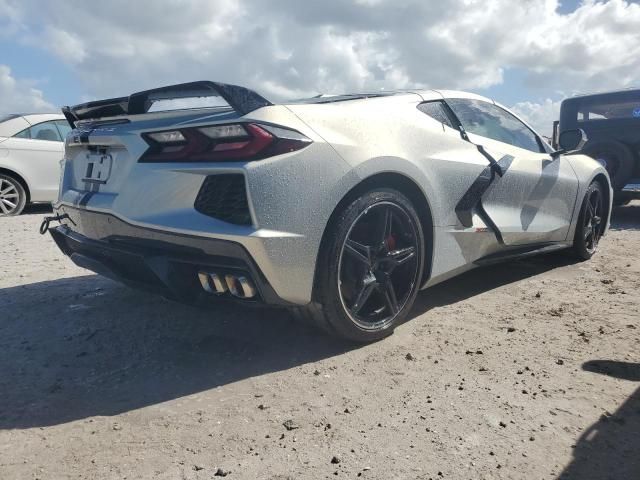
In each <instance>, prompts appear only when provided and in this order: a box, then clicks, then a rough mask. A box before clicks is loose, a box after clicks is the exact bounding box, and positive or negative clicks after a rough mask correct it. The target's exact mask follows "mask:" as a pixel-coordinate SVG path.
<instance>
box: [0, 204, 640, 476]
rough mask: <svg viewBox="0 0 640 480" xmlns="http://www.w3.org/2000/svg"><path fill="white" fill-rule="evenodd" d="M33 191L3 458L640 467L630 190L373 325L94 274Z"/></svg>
mask: <svg viewBox="0 0 640 480" xmlns="http://www.w3.org/2000/svg"><path fill="white" fill-rule="evenodd" d="M44 212H46V210H42V209H39V210H33V209H32V210H31V212H30V213H29V214H27V215H23V216H21V217H19V218H2V219H0V233H1V239H2V242H1V244H0V252H1V255H2V256H1V258H2V262H0V478H2V479H14V478H16V479H30V478H39V479H62V478H86V479H103V478H104V479H112V478H113V479H116V478H117V479H120V478H122V479H124V478H127V479H135V478H162V479H182V478H184V479H212V478H218V477H219V476H225V475H226V476H227V478H231V479H281V480H284V479H288V478H291V479H321V478H336V477H337V478H363V479H414V478H416V479H442V478H445V479H446V478H450V479H490V478H494V479H557V478H562V479H576V480H577V479H580V480H584V479H616V480H626V479H632V480H635V479H640V311H639V310H640V202H636V203H634V204H631V205H629V206H627V207H623V208H619V209H617V210H616V211H615V214H614V222H613V223H614V227H613V230H612V231H611V232H610V233H609V235H608V236H607V237H606V238H605V239H604V240H603V241H602V244H601V250H600V252H599V254H598V255H597V256H596V257H595V258H594V259H593V260H592V261H590V262H586V263H575V262H574V261H572V260H571V259H568V258H566V257H565V256H563V255H548V256H543V257H538V258H535V259H532V260H526V261H518V262H512V263H508V264H504V265H501V266H495V267H486V268H483V269H479V270H475V271H473V272H470V273H468V274H465V275H463V276H461V277H459V278H456V279H453V280H451V281H449V282H447V283H445V284H442V285H439V286H436V287H434V288H431V289H429V290H426V291H424V292H422V293H421V294H420V296H419V297H418V301H417V304H416V306H415V308H414V312H413V314H412V320H410V321H409V322H407V323H406V324H404V325H403V326H401V327H400V328H398V329H397V330H396V332H395V334H394V335H393V336H392V337H390V338H388V339H386V340H384V341H381V342H378V343H376V344H373V345H367V346H353V345H349V344H345V343H343V342H339V341H336V340H335V339H331V338H328V337H325V336H323V335H321V334H319V333H318V332H315V331H313V330H310V329H308V328H307V327H305V326H302V325H298V324H297V323H295V322H294V321H292V319H291V318H290V316H289V314H288V313H287V312H286V311H280V310H258V309H243V308H242V309H241V308H239V307H235V306H220V307H216V308H215V309H211V310H201V309H196V308H193V307H188V306H184V305H179V304H175V303H171V302H169V301H167V300H164V299H162V298H159V297H157V296H153V295H151V294H146V293H140V292H137V291H133V290H130V289H129V288H126V287H124V286H121V285H119V284H117V283H114V282H112V281H110V280H107V279H104V278H101V277H98V276H96V275H93V274H90V273H89V272H87V271H84V270H81V269H79V268H76V267H75V266H73V265H72V263H71V262H70V261H69V260H68V259H67V258H65V257H64V256H63V255H62V254H61V253H60V252H59V251H58V250H57V249H56V248H55V246H54V244H53V241H52V240H51V239H50V238H49V237H48V236H47V237H43V236H40V235H39V234H38V233H37V227H38V225H39V222H40V219H41V217H42V214H43V213H44Z"/></svg>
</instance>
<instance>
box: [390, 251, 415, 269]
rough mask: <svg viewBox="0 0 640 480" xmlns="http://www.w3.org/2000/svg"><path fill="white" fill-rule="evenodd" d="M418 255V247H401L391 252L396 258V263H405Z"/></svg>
mask: <svg viewBox="0 0 640 480" xmlns="http://www.w3.org/2000/svg"><path fill="white" fill-rule="evenodd" d="M415 255H416V247H406V248H400V249H398V250H393V251H392V252H389V256H390V257H391V258H393V259H394V260H395V265H396V266H399V265H403V264H405V263H407V262H408V261H409V260H411V259H412V258H413V257H415Z"/></svg>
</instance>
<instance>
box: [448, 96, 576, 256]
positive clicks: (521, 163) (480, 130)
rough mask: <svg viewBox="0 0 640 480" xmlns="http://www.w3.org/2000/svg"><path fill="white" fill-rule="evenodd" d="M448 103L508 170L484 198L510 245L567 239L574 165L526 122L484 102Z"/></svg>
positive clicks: (478, 141)
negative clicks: (554, 154) (553, 151)
mask: <svg viewBox="0 0 640 480" xmlns="http://www.w3.org/2000/svg"><path fill="white" fill-rule="evenodd" d="M446 101H447V104H448V105H449V106H450V108H451V109H452V110H453V112H454V113H455V115H456V116H457V117H458V119H459V121H460V123H461V124H462V126H463V127H464V129H465V130H466V133H467V135H468V137H469V140H470V141H471V142H472V143H475V144H476V145H481V146H482V147H483V148H484V149H485V150H486V151H487V153H489V154H490V155H491V156H492V157H493V158H494V159H495V160H496V161H498V162H499V164H500V165H501V167H502V170H503V175H502V177H500V176H499V175H495V176H494V178H493V181H492V183H491V185H490V186H489V188H488V189H487V190H486V191H485V192H484V194H483V195H482V199H481V203H482V207H483V208H484V210H485V212H486V214H487V216H488V217H489V218H490V219H491V220H492V222H493V223H494V224H495V227H496V228H497V229H498V231H499V232H498V235H499V237H501V238H500V240H501V241H502V242H503V243H504V244H505V245H507V246H516V245H525V244H537V243H547V242H560V241H564V240H566V238H567V235H568V232H569V227H570V224H571V217H572V215H573V209H574V205H575V201H576V196H577V192H578V181H577V177H576V174H575V172H574V171H573V169H572V167H571V165H570V164H569V162H568V161H567V160H566V159H564V158H562V157H560V158H556V159H552V158H551V156H550V155H549V149H548V148H547V147H545V146H544V144H543V143H542V141H541V140H540V138H539V137H538V136H537V135H536V134H535V133H534V132H533V131H532V130H531V129H530V128H529V127H527V126H526V125H525V124H524V123H523V122H522V121H520V120H519V119H518V118H517V117H515V116H514V115H512V114H511V113H510V112H508V111H507V110H505V109H503V108H502V107H500V106H498V105H495V104H494V103H490V102H487V101H483V100H478V99H470V98H450V99H447V100H446Z"/></svg>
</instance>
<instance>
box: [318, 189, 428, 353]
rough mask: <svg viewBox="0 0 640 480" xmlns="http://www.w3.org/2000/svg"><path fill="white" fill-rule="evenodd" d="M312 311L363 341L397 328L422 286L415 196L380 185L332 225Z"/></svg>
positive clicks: (346, 334)
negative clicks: (382, 187)
mask: <svg viewBox="0 0 640 480" xmlns="http://www.w3.org/2000/svg"><path fill="white" fill-rule="evenodd" d="M329 228H331V229H332V230H330V231H329V232H328V235H329V237H328V238H327V239H326V240H325V242H324V245H323V248H322V251H321V253H320V257H319V263H318V269H319V271H318V275H317V278H316V285H315V292H314V293H315V299H314V300H315V301H314V302H313V303H312V305H311V306H309V307H307V312H306V314H307V315H309V316H310V317H312V318H313V319H314V320H315V322H316V323H317V324H319V325H320V326H322V327H323V328H324V329H325V330H328V331H330V332H332V333H336V334H338V335H339V336H341V337H344V338H347V339H350V340H355V341H359V342H369V341H374V340H378V339H380V338H383V337H385V336H387V335H390V334H391V333H393V330H394V328H395V327H396V326H397V325H398V324H400V323H401V322H402V321H403V320H404V318H405V317H406V315H407V314H408V312H409V310H410V309H411V306H412V305H413V302H414V300H415V297H416V294H417V292H418V289H419V287H420V278H421V274H422V268H423V263H424V234H423V232H422V227H421V224H420V220H419V217H418V215H417V213H416V210H415V209H414V207H413V205H412V204H411V202H410V201H409V200H408V199H407V198H406V197H405V196H404V195H402V194H401V193H400V192H398V191H395V190H391V189H376V190H373V191H370V192H368V193H365V194H364V195H362V196H361V197H359V198H357V199H356V200H354V201H353V202H352V203H351V204H349V205H348V206H347V207H346V208H345V210H344V211H343V212H342V214H341V215H340V216H339V217H338V218H337V219H336V221H335V222H333V224H332V225H331V226H330V227H329Z"/></svg>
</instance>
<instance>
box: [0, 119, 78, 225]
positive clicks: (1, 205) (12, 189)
mask: <svg viewBox="0 0 640 480" xmlns="http://www.w3.org/2000/svg"><path fill="white" fill-rule="evenodd" d="M70 131H71V127H70V126H69V123H68V122H67V121H65V119H64V116H63V115H60V114H49V113H43V114H29V115H5V116H0V216H7V215H18V214H20V213H21V212H22V210H23V209H24V207H25V206H26V205H28V204H29V203H36V202H53V201H55V200H56V198H57V197H58V184H59V182H60V161H61V160H62V151H63V141H64V138H65V137H66V135H67V133H68V132H70Z"/></svg>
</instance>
